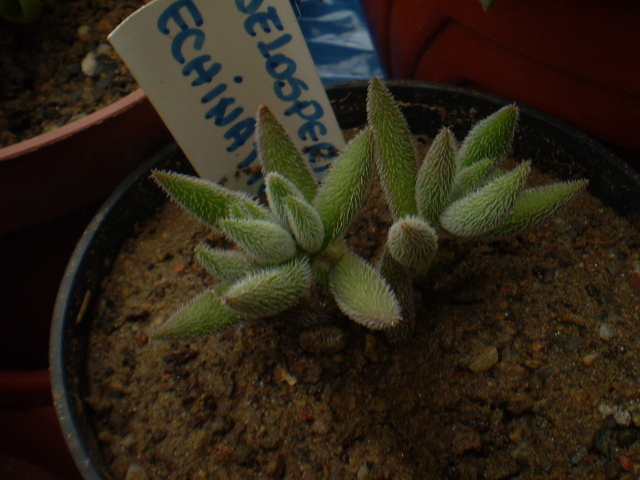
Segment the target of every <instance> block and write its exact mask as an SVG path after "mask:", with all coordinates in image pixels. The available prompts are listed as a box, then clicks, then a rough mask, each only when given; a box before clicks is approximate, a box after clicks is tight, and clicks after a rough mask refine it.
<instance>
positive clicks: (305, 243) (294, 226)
mask: <svg viewBox="0 0 640 480" xmlns="http://www.w3.org/2000/svg"><path fill="white" fill-rule="evenodd" d="M285 211H286V216H287V221H288V223H289V228H290V229H291V232H292V233H293V236H294V237H295V239H296V241H297V242H298V245H300V247H302V249H303V250H305V251H307V252H309V253H316V252H318V251H319V250H320V249H321V248H322V244H323V241H324V227H323V225H322V219H321V218H320V214H319V213H318V211H317V210H316V209H315V208H313V207H312V206H311V205H310V204H309V203H308V202H306V201H305V200H304V199H302V198H296V197H288V198H287V199H286V205H285Z"/></svg>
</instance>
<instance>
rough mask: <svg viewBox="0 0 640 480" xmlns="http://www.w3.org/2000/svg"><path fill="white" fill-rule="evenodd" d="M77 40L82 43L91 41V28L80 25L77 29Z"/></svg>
mask: <svg viewBox="0 0 640 480" xmlns="http://www.w3.org/2000/svg"><path fill="white" fill-rule="evenodd" d="M78 40H80V41H81V42H83V43H88V42H90V41H91V27H89V26H88V25H80V26H79V27H78Z"/></svg>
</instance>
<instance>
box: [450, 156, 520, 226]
mask: <svg viewBox="0 0 640 480" xmlns="http://www.w3.org/2000/svg"><path fill="white" fill-rule="evenodd" d="M530 169H531V166H530V163H529V162H523V163H522V164H520V165H519V166H518V167H516V168H514V169H513V170H512V171H510V172H507V173H504V174H503V175H501V176H499V177H497V178H496V179H494V180H493V181H491V182H489V183H488V184H487V185H485V186H484V187H482V188H480V189H479V190H476V191H475V192H473V193H470V194H469V195H467V196H466V197H463V198H461V199H460V200H457V201H455V202H454V203H452V204H451V205H449V206H448V207H447V208H446V209H445V211H444V212H442V215H441V216H440V225H442V228H444V229H445V230H447V231H448V232H450V233H453V234H454V235H458V236H460V237H470V238H477V237H482V236H483V235H485V234H486V233H487V232H489V231H491V230H493V229H494V228H495V227H496V226H498V225H499V224H500V222H502V221H503V220H504V218H505V217H506V216H507V215H508V214H509V212H510V211H511V208H512V207H513V204H514V202H515V200H516V198H517V196H518V194H519V193H520V191H521V190H522V188H523V187H524V183H525V181H526V180H527V176H528V175H529V171H530Z"/></svg>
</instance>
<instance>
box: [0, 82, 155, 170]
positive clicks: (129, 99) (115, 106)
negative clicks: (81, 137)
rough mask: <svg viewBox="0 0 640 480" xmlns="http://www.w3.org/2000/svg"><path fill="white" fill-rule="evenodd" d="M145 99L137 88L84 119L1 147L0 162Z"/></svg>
mask: <svg viewBox="0 0 640 480" xmlns="http://www.w3.org/2000/svg"><path fill="white" fill-rule="evenodd" d="M146 98H147V97H146V95H145V93H144V91H143V90H142V89H141V88H138V89H136V90H134V91H133V92H131V93H129V94H127V95H125V96H124V97H122V98H120V99H118V100H116V101H115V102H113V103H111V104H109V105H107V106H106V107H103V108H101V109H99V110H96V111H95V112H93V113H90V114H89V115H87V116H86V117H82V118H79V119H78V120H74V121H73V122H71V123H67V124H66V125H63V126H61V127H58V128H56V129H54V130H51V131H49V132H45V133H41V134H40V135H36V136H35V137H32V138H28V139H26V140H22V141H21V142H18V143H14V144H13V145H8V146H6V147H2V148H0V162H9V161H12V160H16V159H19V158H20V157H22V156H23V155H26V154H28V153H32V152H34V151H37V150H40V149H42V148H46V147H47V146H48V145H51V144H53V143H58V142H61V141H64V140H66V139H67V138H69V137H71V136H73V135H77V134H79V133H80V132H82V131H84V130H87V129H88V128H91V127H92V126H94V125H99V124H101V123H103V122H105V121H106V120H107V119H109V118H111V117H114V116H116V115H119V114H120V113H122V112H126V111H127V110H129V109H131V108H135V106H136V105H138V104H140V103H142V102H144V101H146ZM0 165H1V163H0Z"/></svg>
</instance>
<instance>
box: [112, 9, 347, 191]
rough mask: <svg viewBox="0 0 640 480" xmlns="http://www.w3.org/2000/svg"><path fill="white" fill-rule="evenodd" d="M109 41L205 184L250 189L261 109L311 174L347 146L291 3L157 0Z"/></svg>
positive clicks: (254, 181) (255, 181) (255, 176)
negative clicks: (277, 122) (291, 143)
mask: <svg viewBox="0 0 640 480" xmlns="http://www.w3.org/2000/svg"><path fill="white" fill-rule="evenodd" d="M109 41H110V42H111V43H112V44H113V46H114V47H115V49H116V50H117V51H118V53H119V54H120V56H121V57H122V59H123V60H124V62H125V63H126V64H127V66H128V67H129V69H130V70H131V72H132V74H133V75H134V77H135V78H136V80H137V81H138V83H139V84H140V85H141V87H142V88H143V89H144V91H145V93H146V94H147V96H148V98H149V100H150V101H151V103H152V104H153V106H154V107H155V108H156V110H157V111H158V113H159V114H160V116H161V117H162V119H163V120H164V122H165V123H166V125H167V127H168V128H169V130H170V131H171V133H172V134H173V136H174V138H175V140H176V142H177V143H178V145H180V147H181V148H182V150H183V152H184V153H185V155H186V156H187V158H189V160H190V162H191V163H192V165H193V166H194V168H195V169H196V171H197V172H198V174H199V175H200V176H201V177H203V178H207V179H209V180H213V181H215V182H223V183H225V185H227V186H229V187H231V188H242V189H245V190H248V191H254V192H255V191H256V189H257V187H258V186H259V184H261V182H260V179H261V176H260V173H259V168H258V161H257V155H256V149H255V144H254V131H255V117H256V113H257V111H258V107H259V105H261V104H263V103H264V104H267V105H268V106H269V108H270V109H271V110H272V111H273V113H274V115H276V117H277V118H278V119H279V120H280V121H281V122H282V123H283V125H284V126H285V128H286V129H287V130H288V131H289V133H290V134H291V135H292V137H293V139H294V141H295V142H296V144H297V145H298V148H300V150H301V151H303V152H304V153H305V156H306V158H307V160H308V162H309V164H310V167H311V169H312V170H313V171H314V172H315V173H316V174H318V175H319V174H320V173H321V172H322V171H324V170H325V169H326V168H327V166H328V165H329V164H330V162H331V158H332V157H333V155H334V154H335V150H336V149H337V150H341V149H342V148H343V147H344V139H343V136H342V133H341V131H340V127H339V126H338V122H337V120H336V118H335V115H334V113H333V110H332V108H331V104H330V102H329V100H328V98H327V95H326V92H325V90H324V88H323V86H322V82H321V80H320V78H319V76H318V74H317V71H316V68H315V65H314V63H313V60H312V59H311V55H310V54H309V49H308V48H307V45H306V43H305V40H304V38H303V36H302V32H301V31H300V28H299V26H298V22H297V20H296V17H295V14H294V12H293V9H292V8H291V4H290V1H289V0H154V1H153V2H152V3H149V4H148V5H146V6H144V7H143V8H141V9H140V10H138V11H136V12H135V13H133V14H132V15H131V16H129V17H128V18H127V19H126V20H125V21H124V22H122V24H120V25H119V26H118V27H117V28H116V29H115V30H114V31H113V32H112V33H111V35H110V36H109Z"/></svg>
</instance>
